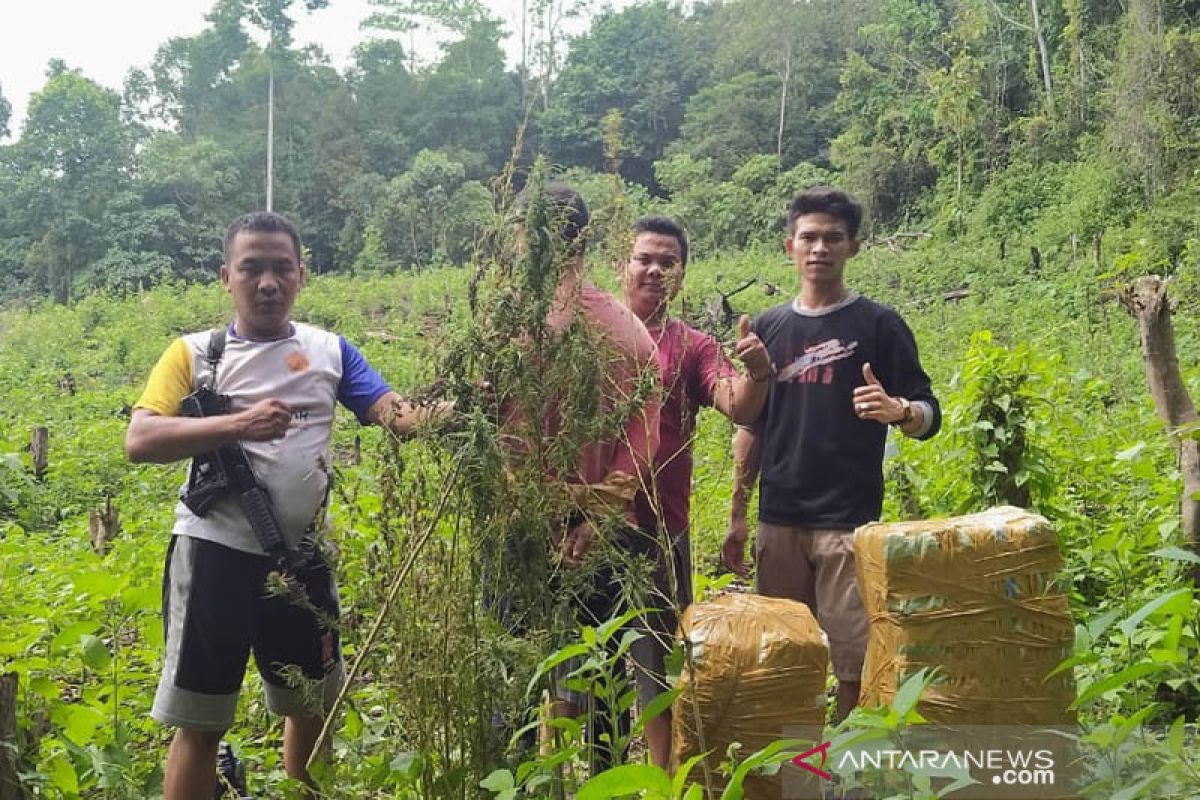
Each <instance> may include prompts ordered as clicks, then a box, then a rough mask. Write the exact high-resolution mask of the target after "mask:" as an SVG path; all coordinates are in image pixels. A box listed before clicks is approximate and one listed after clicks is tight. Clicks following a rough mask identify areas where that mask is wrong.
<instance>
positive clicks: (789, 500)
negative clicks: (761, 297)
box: [751, 295, 941, 529]
mask: <svg viewBox="0 0 1200 800" xmlns="http://www.w3.org/2000/svg"><path fill="white" fill-rule="evenodd" d="M751 327H752V328H753V330H754V332H755V333H756V334H758V336H759V338H761V339H762V340H763V343H764V344H766V346H767V351H768V352H769V353H770V356H771V361H772V363H773V364H774V365H775V368H776V369H777V370H778V373H777V374H776V376H775V379H774V380H773V381H772V383H771V387H770V392H769V394H768V396H767V404H766V406H765V407H764V408H763V412H762V415H761V416H760V417H759V419H758V421H757V422H756V423H755V426H754V430H755V432H756V433H757V434H758V440H759V444H760V452H761V454H762V467H761V473H760V489H759V519H761V520H762V521H764V522H770V523H774V524H776V525H789V526H796V527H812V528H834V529H850V528H856V527H858V526H859V525H862V524H864V523H867V522H870V521H872V520H876V519H878V518H879V514H880V511H881V510H882V508H883V451H884V444H885V441H886V439H887V426H886V425H883V424H880V423H879V422H875V421H873V420H864V419H859V418H858V416H857V415H856V414H855V413H854V402H853V397H854V389H855V388H856V387H858V386H863V385H864V384H865V383H866V382H865V381H864V380H863V371H862V366H863V363H864V362H870V364H871V369H872V370H873V371H874V373H875V376H876V377H877V378H878V379H879V381H880V383H882V384H883V388H884V390H885V391H886V392H887V393H888V394H890V395H892V396H893V397H906V398H908V399H909V400H910V401H913V402H918V401H920V402H923V403H925V404H927V406H928V408H929V410H930V411H931V412H932V419H931V420H929V421H928V424H927V430H926V431H925V432H924V433H923V434H922V435H921V437H920V438H928V437H930V436H933V435H934V434H935V433H937V431H938V428H939V427H940V426H941V409H940V407H939V405H938V401H937V398H936V397H934V396H933V392H932V391H931V390H930V384H929V376H928V375H926V374H925V371H924V370H923V369H922V368H921V363H920V361H919V360H918V357H917V343H916V340H915V339H914V338H913V334H912V331H911V330H909V328H908V325H906V324H905V322H904V320H903V319H901V318H900V315H899V314H897V313H896V312H895V311H893V310H892V309H890V308H888V307H887V306H883V305H880V304H879V303H876V302H874V301H872V300H869V299H867V298H866V297H862V296H858V295H852V296H850V297H849V298H848V299H847V300H845V301H843V302H842V303H840V304H838V305H836V306H833V307H831V308H828V309H822V310H821V311H817V312H809V311H804V310H801V309H799V308H798V306H797V305H796V304H795V302H794V301H792V302H788V303H785V304H783V305H779V306H776V307H774V308H772V309H769V310H767V311H765V312H763V313H762V314H761V315H759V316H758V317H757V318H755V320H754V322H753V323H752V325H751Z"/></svg>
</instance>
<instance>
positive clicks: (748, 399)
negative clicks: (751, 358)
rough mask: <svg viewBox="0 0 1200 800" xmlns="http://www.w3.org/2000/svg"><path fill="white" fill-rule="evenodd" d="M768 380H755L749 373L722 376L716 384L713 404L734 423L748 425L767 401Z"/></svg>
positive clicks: (757, 415) (760, 411) (756, 417)
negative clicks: (730, 376)
mask: <svg viewBox="0 0 1200 800" xmlns="http://www.w3.org/2000/svg"><path fill="white" fill-rule="evenodd" d="M767 387H768V381H767V380H761V381H756V380H754V379H753V378H752V377H751V376H750V375H748V374H745V375H739V376H738V377H736V378H724V379H723V380H721V381H720V383H718V384H717V389H716V392H715V393H714V394H715V396H714V398H713V405H714V406H715V407H716V409H717V410H718V411H720V412H721V413H722V414H724V415H725V416H726V417H728V418H729V419H730V421H731V422H733V424H735V425H749V424H750V423H752V422H754V421H755V420H756V419H758V417H759V415H760V414H761V413H762V409H763V405H765V404H766V402H767Z"/></svg>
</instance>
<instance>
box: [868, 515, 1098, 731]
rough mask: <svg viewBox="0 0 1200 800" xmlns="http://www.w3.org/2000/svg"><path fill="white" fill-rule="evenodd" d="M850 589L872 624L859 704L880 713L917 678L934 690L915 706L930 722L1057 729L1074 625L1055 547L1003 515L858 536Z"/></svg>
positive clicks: (1023, 519) (1024, 521)
mask: <svg viewBox="0 0 1200 800" xmlns="http://www.w3.org/2000/svg"><path fill="white" fill-rule="evenodd" d="M854 546H855V547H854V549H855V558H856V563H857V569H858V586H859V591H861V592H862V597H863V605H864V606H865V607H866V611H867V617H868V619H869V620H870V639H869V641H868V645H867V658H866V665H865V667H864V670H863V702H864V704H867V705H874V704H879V703H889V702H891V700H892V697H893V696H894V695H895V693H896V689H897V688H898V686H899V685H900V684H901V683H903V681H904V680H905V679H906V678H907V677H908V676H909V675H911V674H913V673H915V672H916V671H918V670H919V669H921V668H922V667H937V668H940V670H941V675H942V680H941V681H939V682H937V683H935V684H934V685H933V686H931V687H930V688H929V689H928V690H927V691H926V692H925V694H924V696H923V697H922V699H921V703H920V706H919V709H920V711H921V714H922V715H923V716H924V717H925V718H926V719H928V720H929V721H930V722H933V723H942V724H960V725H965V724H971V725H1065V724H1071V723H1073V722H1074V721H1075V716H1074V713H1073V712H1072V711H1070V710H1069V706H1070V705H1071V702H1072V701H1073V700H1074V695H1075V687H1074V683H1073V681H1072V678H1071V671H1070V670H1065V671H1063V672H1060V673H1059V674H1057V675H1055V676H1054V677H1052V678H1050V679H1049V680H1045V679H1046V676H1047V675H1049V674H1050V672H1052V671H1053V670H1054V668H1055V667H1056V666H1058V664H1059V663H1060V662H1061V661H1062V660H1063V659H1065V658H1067V657H1068V656H1069V655H1070V653H1071V648H1072V643H1073V639H1074V626H1073V623H1072V620H1071V615H1070V611H1069V610H1068V607H1067V597H1066V592H1065V587H1064V586H1063V584H1062V583H1061V581H1060V577H1059V571H1060V569H1061V567H1062V554H1061V553H1060V551H1059V546H1058V537H1057V536H1056V535H1055V532H1054V529H1053V528H1051V527H1050V523H1048V522H1047V521H1046V520H1045V519H1044V518H1042V517H1040V516H1038V515H1036V514H1032V513H1030V512H1028V511H1024V510H1022V509H1019V508H1013V507H1010V506H1005V507H1001V508H993V509H991V510H989V511H985V512H983V513H980V514H971V515H969V516H965V517H957V518H953V519H943V520H930V521H922V522H903V523H893V524H883V523H874V524H871V525H866V526H864V527H862V528H859V529H858V532H857V533H856V535H855V540H854Z"/></svg>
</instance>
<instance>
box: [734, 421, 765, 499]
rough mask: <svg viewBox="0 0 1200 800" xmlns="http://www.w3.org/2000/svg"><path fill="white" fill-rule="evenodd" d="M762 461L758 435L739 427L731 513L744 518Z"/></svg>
mask: <svg viewBox="0 0 1200 800" xmlns="http://www.w3.org/2000/svg"><path fill="white" fill-rule="evenodd" d="M761 461H762V452H761V447H760V446H759V441H758V436H756V435H755V434H754V433H753V432H752V431H751V430H749V429H748V428H738V429H737V430H736V431H734V434H733V503H732V509H731V512H730V515H731V517H732V518H733V519H735V520H738V519H740V520H744V519H745V518H746V511H747V509H748V508H749V505H750V495H751V494H753V492H754V484H755V483H756V482H757V481H758V470H759V466H760V464H761Z"/></svg>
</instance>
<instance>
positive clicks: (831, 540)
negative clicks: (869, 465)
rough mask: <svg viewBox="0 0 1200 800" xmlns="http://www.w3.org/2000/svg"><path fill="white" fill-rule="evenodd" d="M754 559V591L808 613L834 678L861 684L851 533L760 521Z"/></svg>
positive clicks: (863, 633) (863, 617)
mask: <svg viewBox="0 0 1200 800" xmlns="http://www.w3.org/2000/svg"><path fill="white" fill-rule="evenodd" d="M754 559H755V561H756V562H757V565H758V580H757V589H758V593H759V594H762V595H766V596H768V597H785V598H787V599H789V600H797V601H799V602H801V603H804V604H805V605H807V606H808V607H809V608H810V609H812V612H813V614H814V615H815V616H816V618H817V620H818V621H819V622H820V623H821V629H822V630H824V631H825V635H826V636H828V637H829V658H830V661H832V662H833V674H834V675H835V676H836V677H837V679H838V680H839V681H849V682H851V683H857V682H859V681H861V680H862V667H863V658H864V657H865V656H866V653H867V612H866V611H865V610H864V609H863V604H862V596H861V595H860V594H859V593H858V578H857V576H856V574H855V572H854V531H848V530H822V529H817V528H794V527H790V526H787V525H773V524H771V523H769V522H759V523H758V540H757V541H756V543H755V546H754Z"/></svg>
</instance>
